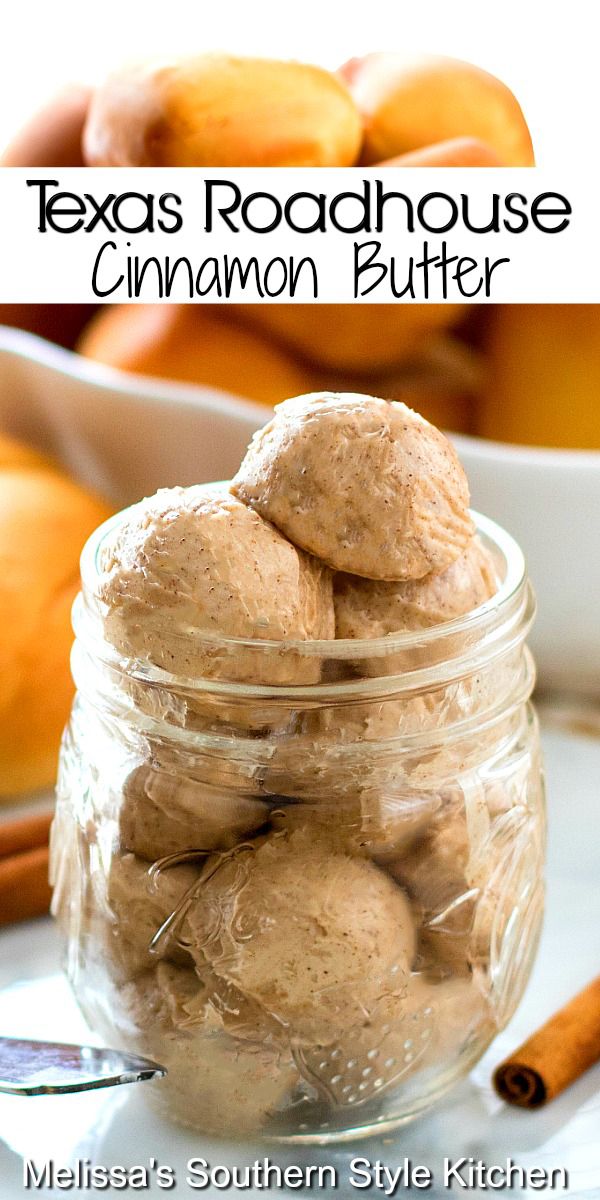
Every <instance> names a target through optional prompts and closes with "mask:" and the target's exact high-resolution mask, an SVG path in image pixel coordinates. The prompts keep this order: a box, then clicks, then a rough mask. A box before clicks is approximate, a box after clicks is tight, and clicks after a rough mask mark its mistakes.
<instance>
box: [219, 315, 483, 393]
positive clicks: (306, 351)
mask: <svg viewBox="0 0 600 1200" xmlns="http://www.w3.org/2000/svg"><path fill="white" fill-rule="evenodd" d="M234 310H235V313H236V315H237V316H239V317H240V318H241V319H242V320H243V321H247V322H248V323H249V324H250V325H252V326H254V328H256V329H261V330H263V331H264V332H266V333H268V334H270V335H271V336H273V337H274V338H276V339H277V340H279V341H280V343H281V345H283V346H287V347H288V348H289V349H290V350H291V351H295V352H296V353H299V354H301V355H302V356H303V357H304V358H305V359H306V360H307V361H308V362H313V363H316V364H317V365H318V366H324V367H332V368H335V369H338V370H342V371H356V372H357V373H360V372H363V373H367V372H369V371H371V370H373V369H377V368H379V369H381V370H385V368H386V367H393V366H396V365H397V364H398V363H401V362H403V361H404V360H405V359H407V358H408V357H409V356H413V355H414V353H415V349H416V347H417V346H418V344H419V343H420V342H422V343H425V341H426V339H427V338H428V337H429V335H430V334H431V333H433V332H434V331H437V330H440V329H448V328H449V327H450V326H451V325H453V324H455V323H456V321H457V320H458V319H459V317H460V315H461V312H462V308H461V305H460V304H264V305H259V304H245V305H243V306H240V305H235V306H234ZM322 385H323V377H322V376H321V382H320V383H319V385H318V386H319V387H322ZM328 386H329V381H328ZM292 394H293V393H292V392H290V393H289V395H292Z"/></svg>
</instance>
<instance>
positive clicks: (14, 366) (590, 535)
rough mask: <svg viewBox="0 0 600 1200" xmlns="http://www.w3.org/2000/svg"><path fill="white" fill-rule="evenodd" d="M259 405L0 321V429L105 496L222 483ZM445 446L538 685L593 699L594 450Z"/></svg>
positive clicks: (599, 662) (463, 441)
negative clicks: (503, 533) (479, 521)
mask: <svg viewBox="0 0 600 1200" xmlns="http://www.w3.org/2000/svg"><path fill="white" fill-rule="evenodd" d="M268 412H269V410H268V409H267V408H265V407H263V406H262V405H258V404H252V403H249V402H247V401H244V400H240V399H239V398H237V397H235V396H230V395H228V394H227V393H225V392H219V391H215V390H211V389H209V388H203V387H193V386H188V385H183V384H171V383H167V382H162V381H155V380H150V379H146V378H141V377H136V376H131V375H126V374H123V373H122V372H119V371H114V370H112V369H110V368H108V367H103V366H100V365H99V364H96V363H92V362H90V361H88V360H86V359H83V358H81V357H80V356H79V355H76V354H71V353H70V352H68V351H66V350H62V349H60V348H59V347H56V346H53V345H51V344H50V343H48V342H45V341H43V340H42V339H40V338H36V337H34V336H33V335H31V334H27V333H23V332H22V331H20V330H14V329H8V328H4V327H0V429H4V430H6V431H8V432H11V433H13V434H15V435H16V436H19V437H22V438H24V439H26V440H28V441H31V442H34V443H35V444H36V445H39V446H42V447H44V448H47V449H50V450H51V451H52V452H53V453H54V454H55V455H56V457H57V458H58V459H59V460H60V461H62V462H63V463H64V464H65V466H66V467H67V468H68V469H69V470H70V471H71V472H72V473H73V474H74V475H75V476H76V477H77V478H79V479H81V480H82V481H83V482H85V483H88V484H92V485H94V486H95V487H97V488H99V489H100V490H102V491H103V492H105V493H106V494H107V495H108V496H110V497H111V498H112V499H113V500H114V501H115V503H116V504H125V503H129V502H131V501H132V500H135V499H138V498H139V497H140V496H142V495H147V494H148V493H151V492H153V491H155V490H156V488H157V487H161V486H168V485H172V484H175V483H180V484H189V483H193V482H205V481H207V480H210V479H223V478H228V477H229V476H230V475H231V474H232V473H233V472H234V471H235V469H236V466H237V464H238V463H239V461H240V458H241V456H242V454H243V452H244V449H245V447H246V444H247V442H248V440H249V438H250V436H251V434H252V432H253V431H254V430H255V429H256V428H258V427H259V426H260V425H261V424H263V423H264V421H265V419H266V418H267V415H268ZM455 441H456V445H457V447H458V450H459V453H460V455H461V458H462V460H463V462H464V464H465V467H466V469H467V472H468V474H469V478H470V480H471V489H472V496H473V505H474V507H475V508H477V509H478V510H479V511H481V512H484V513H486V514H487V515H488V516H490V517H492V518H494V519H495V520H497V521H499V522H500V524H502V525H504V526H506V528H507V529H508V530H510V532H511V533H512V534H513V535H514V536H515V537H516V538H517V540H518V541H519V542H520V544H521V546H522V548H523V550H524V552H525V555H526V558H527V561H528V565H529V569H530V572H531V576H532V579H533V582H534V585H535V588H536V592H537V596H538V603H539V613H538V618H537V621H536V625H535V628H534V632H533V635H532V645H533V649H534V652H535V656H536V660H537V664H538V669H539V676H540V681H541V683H542V685H543V686H545V687H558V688H566V689H574V690H578V691H583V692H588V693H596V694H598V693H600V617H599V616H598V597H599V596H600V550H599V544H600V451H599V452H597V453H596V452H584V451H574V450H542V449H533V448H529V447H522V446H508V445H503V444H499V443H494V442H487V441H482V440H480V439H477V438H467V437H456V439H455Z"/></svg>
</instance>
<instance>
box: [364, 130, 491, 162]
mask: <svg viewBox="0 0 600 1200" xmlns="http://www.w3.org/2000/svg"><path fill="white" fill-rule="evenodd" d="M375 166H377V167H503V166H504V163H503V162H502V159H501V158H500V156H499V155H498V154H497V153H496V151H495V150H494V149H493V148H492V146H488V144H487V142H482V141H481V140H480V139H479V138H472V137H457V138H447V139H446V140H445V141H443V142H434V144H433V145H432V146H423V147H422V148H421V149H419V150H410V151H408V153H406V154H398V155H397V156H396V157H395V158H386V159H385V160H384V162H379V163H375Z"/></svg>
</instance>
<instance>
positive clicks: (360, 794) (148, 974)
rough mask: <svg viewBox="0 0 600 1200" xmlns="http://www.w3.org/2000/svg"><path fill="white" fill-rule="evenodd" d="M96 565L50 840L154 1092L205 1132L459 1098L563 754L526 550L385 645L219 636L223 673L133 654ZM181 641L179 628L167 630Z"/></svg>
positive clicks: (95, 970) (95, 978)
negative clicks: (457, 1089) (119, 637)
mask: <svg viewBox="0 0 600 1200" xmlns="http://www.w3.org/2000/svg"><path fill="white" fill-rule="evenodd" d="M122 519H123V518H122V516H119V517H117V518H114V519H113V520H112V521H110V522H108V523H107V524H106V525H104V526H103V527H102V528H101V529H100V530H99V531H98V532H97V533H96V534H95V535H94V537H93V538H92V539H91V540H90V542H89V543H88V545H87V547H86V549H85V551H84V554H83V558H82V592H81V594H80V596H79V598H78V600H77V602H76V606H75V610H74V626H75V632H76V643H75V646H74V650H73V673H74V678H75V682H76V685H77V695H76V698H75V701H74V705H73V711H72V716H71V720H70V724H69V726H68V728H67V730H66V733H65V737H64V742H63V749H62V760H61V770H60V778H59V786H58V808H57V816H56V821H55V825H54V830H53V839H52V869H53V875H54V881H55V897H54V911H55V914H56V916H57V918H58V920H59V922H60V925H61V927H62V929H63V931H64V933H65V935H66V944H67V951H66V960H67V971H68V975H69V978H70V980H71V984H72V987H73V989H74V992H75V995H76V997H77V999H78V1001H79V1004H80V1006H81V1008H82V1010H83V1013H84V1015H85V1017H86V1018H87V1020H88V1022H89V1024H90V1025H91V1026H92V1027H93V1028H94V1029H95V1030H96V1031H98V1032H99V1033H100V1034H101V1036H102V1037H103V1038H104V1039H106V1042H107V1043H109V1044H111V1045H113V1046H117V1047H118V1046H123V1047H126V1048H128V1049H130V1050H133V1051H137V1052H139V1053H142V1054H145V1055H147V1056H148V1057H150V1058H153V1059H155V1060H158V1061H159V1062H161V1063H163V1064H164V1065H165V1066H166V1067H167V1068H168V1076H167V1078H166V1079H164V1080H161V1081H157V1082H156V1083H153V1084H149V1085H147V1086H146V1087H145V1094H147V1095H149V1096H150V1097H152V1098H154V1100H155V1102H156V1103H157V1104H158V1105H160V1106H162V1108H163V1109H164V1110H165V1111H167V1112H168V1113H169V1114H171V1115H173V1116H175V1117H176V1118H177V1119H178V1120H180V1121H182V1122H184V1123H186V1124H188V1125H190V1126H193V1127H194V1128H196V1129H198V1130H201V1131H203V1132H207V1133H213V1134H219V1135H235V1136H239V1135H240V1134H248V1135H256V1134H260V1135H262V1136H264V1137H269V1138H277V1139H282V1140H306V1141H311V1140H312V1141H321V1142H322V1141H327V1140H332V1141H334V1140H341V1139H343V1138H345V1137H350V1136H356V1135H359V1134H368V1133H381V1132H383V1131H389V1130H391V1129H393V1128H395V1127H396V1126H398V1125H400V1124H401V1123H402V1122H405V1121H407V1120H409V1119H411V1118H413V1117H414V1116H416V1115H417V1114H418V1113H420V1112H422V1111H423V1110H424V1109H426V1108H427V1107H428V1106H429V1105H431V1104H432V1103H433V1102H434V1101H436V1100H437V1099H438V1097H440V1096H441V1095H442V1094H443V1093H444V1092H445V1091H446V1090H447V1089H448V1088H449V1087H450V1086H451V1085H452V1084H453V1083H454V1082H455V1081H456V1080H457V1079H459V1078H460V1077H461V1076H463V1075H464V1074H465V1073H466V1072H467V1071H468V1070H469V1068H470V1067H471V1066H472V1065H473V1064H474V1063H475V1061H476V1060H477V1059H478V1058H479V1057H480V1056H481V1054H482V1053H483V1051H484V1050H485V1049H486V1047H487V1046H488V1044H489V1042H490V1041H491V1039H492V1038H493V1037H494V1036H495V1034H496V1033H497V1032H498V1030H500V1029H501V1028H502V1027H503V1026H504V1025H505V1024H506V1022H507V1021H508V1019H509V1018H510V1016H511V1014H512V1013H513V1011H514V1009H515V1007H516V1005H517V1003H518V1001H519V998H520V996H521V993H522V991H523V988H524V985H525V983H526V981H527V978H528V974H529V971H530V967H531V964H532V960H533V957H534V953H535V948H536V943H537V939H538V934H539V929H540V923H541V916H542V906H543V884H542V868H543V853H544V801H543V772H542V766H541V761H540V750H539V739H538V729H537V723H536V718H535V715H534V712H533V710H532V708H531V706H530V703H529V697H530V694H531V691H532V687H533V681H534V672H533V667H532V661H531V657H530V654H529V652H528V650H527V648H526V646H525V637H526V635H527V632H528V630H529V627H530V624H531V621H532V618H533V612H534V602H533V596H532V591H531V588H530V585H529V583H528V581H527V578H526V574H525V567H524V562H523V557H522V554H521V552H520V550H519V548H518V546H517V545H516V544H515V542H514V541H513V540H512V539H511V538H510V537H509V536H508V535H507V534H506V533H505V532H504V531H503V530H501V529H500V528H498V527H497V526H496V525H494V524H493V523H492V522H491V521H489V520H487V519H485V518H483V517H479V516H477V514H475V520H476V522H477V526H478V531H479V535H480V537H481V538H482V540H483V541H484V543H485V544H486V545H487V547H488V549H489V550H490V551H491V552H492V554H493V556H494V558H495V562H496V567H497V571H498V577H499V579H500V581H501V583H500V587H499V590H498V592H497V594H496V595H495V596H494V597H493V599H492V600H489V601H488V602H486V603H485V604H483V605H482V606H481V607H479V608H478V609H476V610H475V611H473V612H471V613H469V614H468V615H467V616H464V617H461V618H459V619H456V620H453V621H450V622H447V623H446V624H444V625H438V626H436V627H434V628H429V629H425V630H420V631H419V632H417V633H410V634H407V633H403V634H398V635H392V636H387V637H385V638H382V639H378V640H373V641H330V642H310V643H305V642H297V643H292V642H290V643H277V644H276V643H272V642H249V641H244V640H241V639H229V640H221V639H219V638H218V637H215V636H210V637H209V636H208V635H206V634H205V633H202V632H199V631H197V630H188V631H186V632H185V633H182V634H181V636H185V637H186V638H193V639H194V640H195V641H196V642H197V643H198V645H197V646H196V647H194V650H197V649H201V651H202V653H201V655H200V656H199V658H198V657H196V656H195V655H193V656H191V658H192V660H194V659H195V661H202V662H204V663H205V664H206V667H205V669H204V677H203V678H202V679H181V678H176V677H174V676H172V675H170V674H168V673H167V672H165V671H164V670H162V669H159V668H157V667H155V666H153V665H152V664H151V663H149V662H147V661H132V660H126V659H123V658H122V656H120V655H119V654H118V653H117V652H116V651H115V650H114V649H113V648H112V647H111V645H110V644H109V642H108V640H107V638H106V636H105V635H106V632H107V626H106V613H105V612H104V611H103V607H102V604H101V602H100V601H99V599H98V595H97V582H98V571H97V561H98V558H97V556H98V551H99V548H100V546H101V545H102V543H103V540H104V539H105V538H106V537H107V536H108V535H109V534H110V535H111V536H112V535H113V534H114V528H115V523H116V522H118V521H120V520H122ZM169 636H179V635H176V634H175V633H173V634H172V635H171V633H170V634H169Z"/></svg>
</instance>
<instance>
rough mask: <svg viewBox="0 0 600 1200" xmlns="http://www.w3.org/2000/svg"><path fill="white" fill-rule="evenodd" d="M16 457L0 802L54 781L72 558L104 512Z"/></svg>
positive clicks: (55, 476) (0, 523)
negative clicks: (2, 798) (0, 799)
mask: <svg viewBox="0 0 600 1200" xmlns="http://www.w3.org/2000/svg"><path fill="white" fill-rule="evenodd" d="M4 454H6V450H5V449H4ZM34 454H35V452H34ZM2 456H3V445H2V444H0V461H1V458H2ZM23 456H24V461H23V462H22V464H21V465H19V463H18V461H17V458H18V456H17V454H16V452H13V463H12V465H11V464H10V463H9V464H8V465H5V466H4V467H0V674H1V677H2V689H1V691H0V798H1V797H10V796H14V795H18V794H19V793H23V792H27V791H32V790H34V789H38V788H42V787H47V786H50V785H51V784H52V783H53V781H54V777H55V772H56V760H57V755H58V746H59V741H60V736H61V733H62V729H63V726H64V724H65V722H66V719H67V716H68V712H69V705H70V702H71V696H72V691H73V686H72V683H71V675H70V669H69V650H70V647H71V643H72V640H73V635H72V632H71V620H70V614H71V605H72V602H73V599H74V597H75V594H76V592H77V588H78V580H79V555H80V552H81V549H82V547H83V544H84V542H85V540H86V538H87V537H88V535H89V534H90V533H91V532H92V530H93V529H94V528H95V527H96V525H98V524H99V523H100V522H101V521H103V520H104V519H105V517H106V516H108V511H109V510H108V508H107V507H106V506H105V505H104V504H103V503H102V501H101V500H99V499H98V498H97V497H96V496H93V495H91V494H89V493H88V492H86V491H85V490H84V489H83V488H82V487H80V486H79V485H78V484H76V483H74V482H73V481H71V480H70V479H67V478H66V477H65V476H63V475H62V474H61V473H60V472H59V471H57V470H54V469H52V468H50V467H47V466H45V465H44V464H43V463H41V464H40V465H38V464H36V462H35V461H32V462H30V463H28V462H27V457H28V455H27V452H26V450H25V449H24V450H23Z"/></svg>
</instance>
